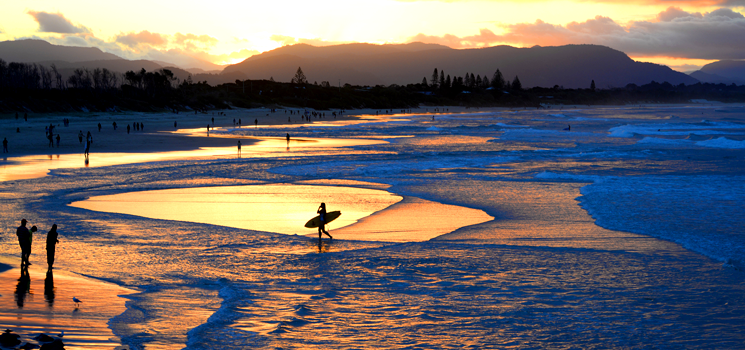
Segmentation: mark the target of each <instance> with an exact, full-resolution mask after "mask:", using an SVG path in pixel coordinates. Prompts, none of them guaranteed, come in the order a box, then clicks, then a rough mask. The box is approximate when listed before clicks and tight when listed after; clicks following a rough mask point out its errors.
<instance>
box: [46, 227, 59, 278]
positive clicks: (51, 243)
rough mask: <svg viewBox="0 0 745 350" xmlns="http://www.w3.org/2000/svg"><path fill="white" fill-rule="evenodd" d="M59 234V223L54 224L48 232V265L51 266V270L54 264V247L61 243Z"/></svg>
mask: <svg viewBox="0 0 745 350" xmlns="http://www.w3.org/2000/svg"><path fill="white" fill-rule="evenodd" d="M58 236H59V234H58V233H57V224H54V225H52V228H51V229H49V232H47V266H49V268H48V269H49V270H51V269H52V268H53V266H54V249H55V248H56V247H57V243H59V240H58V239H57V237H58Z"/></svg>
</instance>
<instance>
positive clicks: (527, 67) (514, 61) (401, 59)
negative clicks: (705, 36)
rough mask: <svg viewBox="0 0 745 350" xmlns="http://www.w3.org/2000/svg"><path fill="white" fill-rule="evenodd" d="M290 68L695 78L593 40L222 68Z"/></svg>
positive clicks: (273, 55)
mask: <svg viewBox="0 0 745 350" xmlns="http://www.w3.org/2000/svg"><path fill="white" fill-rule="evenodd" d="M297 67H302V69H303V72H304V73H305V75H306V77H307V78H308V80H309V81H310V82H314V81H316V82H319V83H320V82H321V81H329V82H330V83H331V85H337V84H344V83H350V84H352V85H389V84H399V85H404V84H411V83H419V82H421V81H422V78H427V79H428V80H429V78H430V76H431V75H432V71H433V70H434V69H435V68H437V69H438V70H441V71H442V70H444V71H445V74H446V75H448V74H449V75H451V76H463V75H464V74H465V73H466V72H468V73H473V74H474V75H481V76H484V75H486V76H488V77H489V78H491V77H492V75H493V74H494V72H495V71H496V70H497V69H499V70H500V71H501V72H502V74H503V75H504V77H505V79H508V80H512V79H514V77H515V76H519V78H520V81H521V82H522V85H523V87H534V86H541V87H552V86H554V85H559V86H563V87H566V88H587V87H589V86H590V82H591V81H592V80H594V81H595V83H596V86H597V87H598V88H607V87H623V86H626V85H627V84H637V85H643V84H647V83H649V82H652V81H657V82H665V81H667V82H669V83H671V84H675V85H677V84H681V83H684V84H695V83H697V82H698V80H696V79H695V78H693V77H691V76H688V75H686V74H683V73H680V72H676V71H674V70H672V69H670V68H669V67H667V66H662V65H657V64H652V63H643V62H636V61H634V60H632V59H631V58H629V57H628V56H627V55H626V54H624V53H623V52H621V51H617V50H614V49H611V48H608V47H605V46H599V45H566V46H555V47H540V46H535V47H531V48H516V47H511V46H494V47H488V48H479V49H463V50H456V49H451V48H448V47H446V46H442V45H432V44H422V43H411V44H386V45H374V44H343V45H334V46H324V47H315V46H311V45H307V44H296V45H291V46H285V47H281V48H278V49H275V50H271V51H268V52H265V53H262V54H259V55H255V56H252V57H250V58H248V59H246V60H244V61H243V62H241V63H238V64H234V65H230V66H228V67H226V68H225V70H224V73H227V72H234V71H241V72H243V73H245V74H246V76H247V77H248V78H249V79H269V78H270V77H272V78H274V79H275V80H277V81H289V80H290V79H291V78H292V76H293V75H294V73H295V71H296V70H297Z"/></svg>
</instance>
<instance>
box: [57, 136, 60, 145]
mask: <svg viewBox="0 0 745 350" xmlns="http://www.w3.org/2000/svg"><path fill="white" fill-rule="evenodd" d="M59 140H60V136H59V134H57V148H59Z"/></svg>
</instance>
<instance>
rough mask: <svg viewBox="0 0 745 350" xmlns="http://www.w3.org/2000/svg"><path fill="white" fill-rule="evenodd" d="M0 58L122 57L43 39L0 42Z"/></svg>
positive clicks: (79, 59)
mask: <svg viewBox="0 0 745 350" xmlns="http://www.w3.org/2000/svg"><path fill="white" fill-rule="evenodd" d="M0 58H2V59H3V60H5V61H6V62H27V63H33V62H42V61H65V62H84V61H102V60H121V59H122V58H121V57H119V56H117V55H114V54H110V53H106V52H103V51H101V50H99V49H98V48H96V47H74V46H61V45H53V44H50V43H48V42H46V41H44V40H34V39H27V40H15V41H2V42H0Z"/></svg>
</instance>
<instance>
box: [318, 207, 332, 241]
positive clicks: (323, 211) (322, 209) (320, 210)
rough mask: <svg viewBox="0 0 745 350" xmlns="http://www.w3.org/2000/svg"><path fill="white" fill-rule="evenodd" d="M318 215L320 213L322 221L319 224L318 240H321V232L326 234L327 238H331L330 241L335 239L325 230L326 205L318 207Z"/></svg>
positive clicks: (319, 217)
mask: <svg viewBox="0 0 745 350" xmlns="http://www.w3.org/2000/svg"><path fill="white" fill-rule="evenodd" d="M316 213H318V219H319V220H320V223H319V224H318V240H319V241H320V240H321V232H323V233H325V234H326V236H329V238H330V239H334V237H331V235H330V234H329V232H328V231H326V229H325V228H324V226H326V203H321V206H320V207H318V210H317V211H316Z"/></svg>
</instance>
